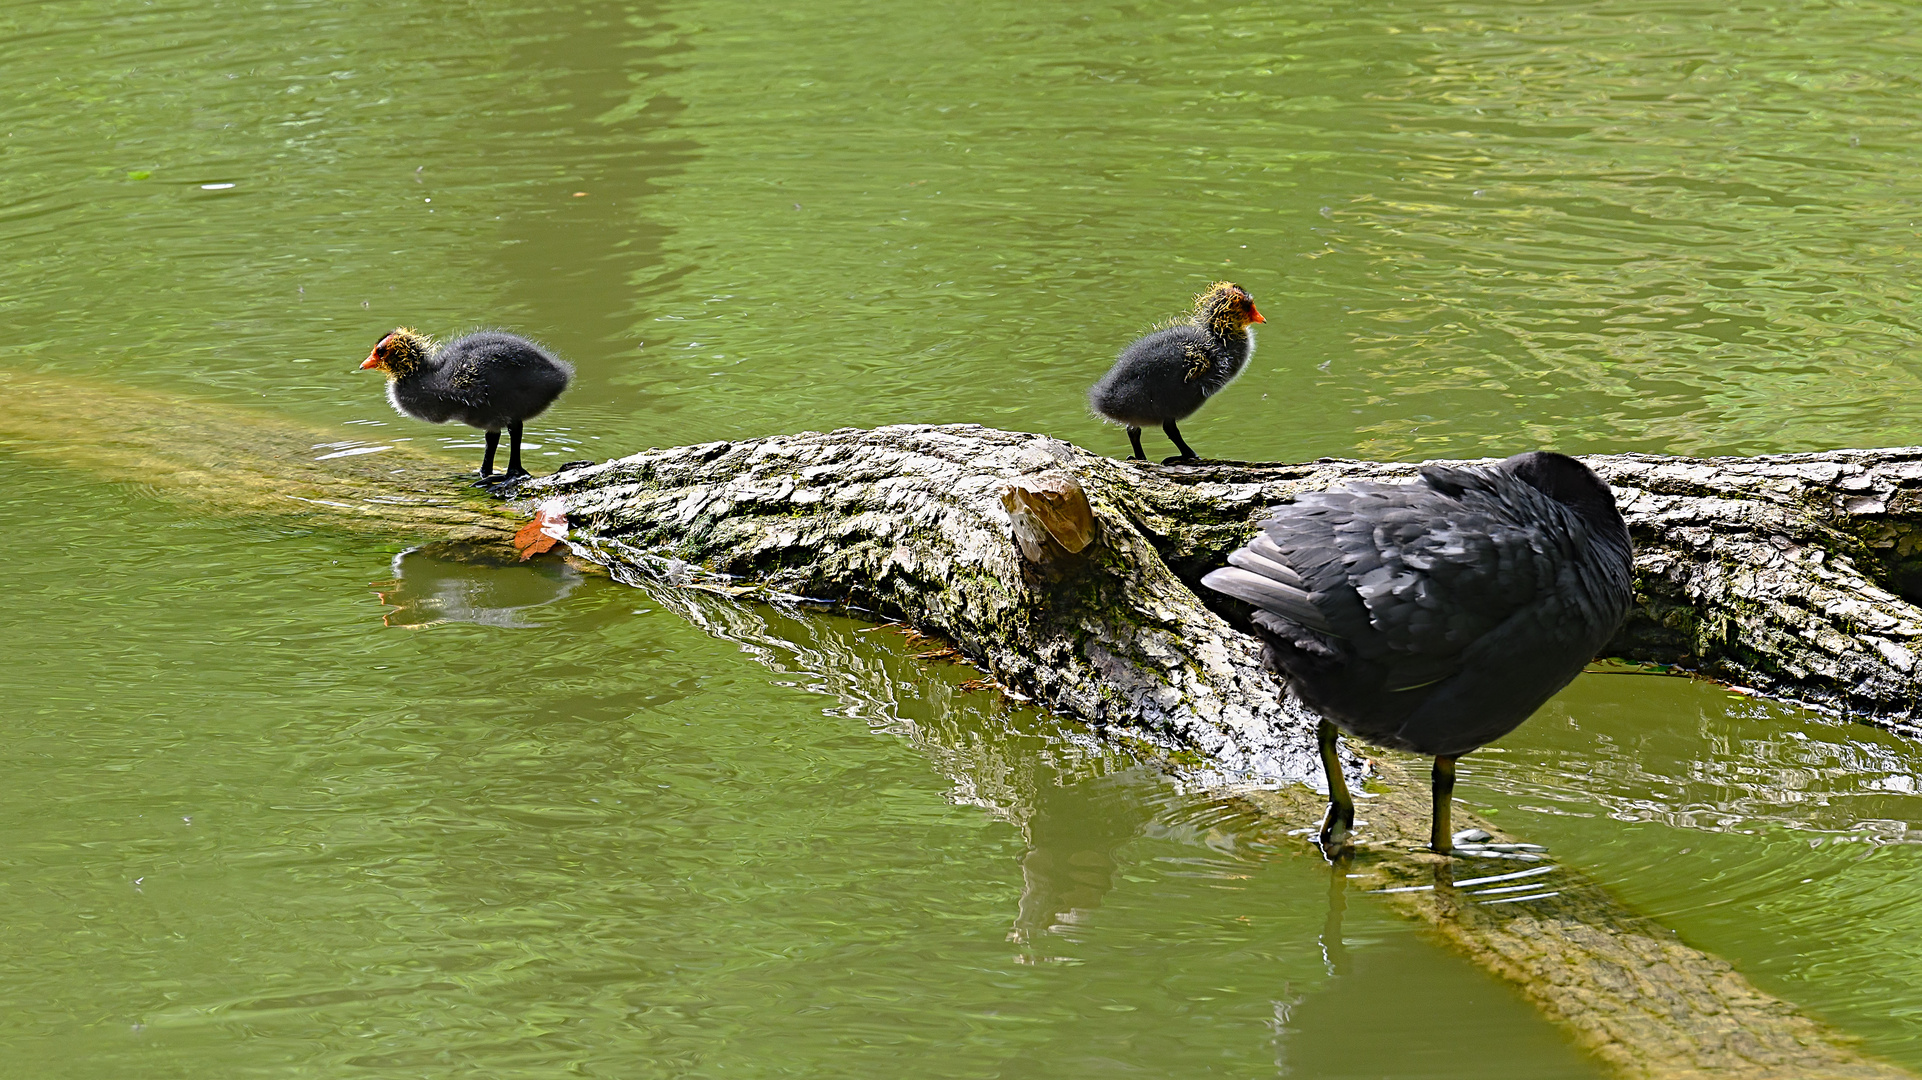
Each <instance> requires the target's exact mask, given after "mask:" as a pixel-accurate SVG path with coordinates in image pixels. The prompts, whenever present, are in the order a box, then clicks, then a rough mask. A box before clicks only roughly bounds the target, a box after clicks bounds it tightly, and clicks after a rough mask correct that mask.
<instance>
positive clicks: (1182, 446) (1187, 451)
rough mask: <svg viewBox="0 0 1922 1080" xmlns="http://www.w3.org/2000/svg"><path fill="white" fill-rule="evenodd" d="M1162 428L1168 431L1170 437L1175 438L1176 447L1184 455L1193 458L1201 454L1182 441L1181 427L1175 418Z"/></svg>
mask: <svg viewBox="0 0 1922 1080" xmlns="http://www.w3.org/2000/svg"><path fill="white" fill-rule="evenodd" d="M1161 430H1163V431H1165V432H1167V433H1168V438H1170V439H1173V440H1174V444H1175V449H1177V450H1179V451H1181V456H1182V457H1185V458H1190V459H1192V458H1197V457H1200V456H1201V455H1199V454H1197V453H1195V452H1194V450H1193V449H1192V448H1191V447H1189V445H1188V444H1187V443H1185V442H1182V441H1181V429H1180V428H1178V427H1176V426H1175V422H1174V421H1173V420H1170V421H1168V422H1167V423H1165V424H1163V425H1161Z"/></svg>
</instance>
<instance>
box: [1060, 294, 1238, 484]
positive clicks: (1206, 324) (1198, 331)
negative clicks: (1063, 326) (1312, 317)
mask: <svg viewBox="0 0 1922 1080" xmlns="http://www.w3.org/2000/svg"><path fill="white" fill-rule="evenodd" d="M1267 321H1268V320H1267V319H1264V318H1262V317H1261V312H1259V311H1257V310H1255V301H1254V299H1253V298H1252V297H1250V296H1249V295H1248V293H1247V291H1246V290H1244V289H1243V288H1242V287H1241V286H1239V285H1236V284H1234V283H1233V282H1229V281H1217V282H1215V283H1214V284H1213V285H1210V286H1209V287H1208V291H1207V292H1204V293H1202V294H1201V295H1200V296H1197V297H1195V310H1194V314H1193V315H1192V316H1191V317H1190V318H1188V319H1187V320H1185V321H1183V322H1178V323H1175V324H1174V325H1172V326H1169V327H1165V328H1163V329H1160V330H1156V331H1155V332H1154V333H1152V334H1149V335H1148V336H1146V337H1143V338H1140V339H1139V340H1137V341H1135V342H1134V343H1133V344H1131V345H1129V346H1128V347H1127V348H1125V349H1123V350H1121V355H1120V356H1119V357H1117V358H1116V359H1115V362H1114V367H1112V368H1109V369H1108V373H1107V374H1106V375H1103V376H1102V377H1101V381H1099V382H1097V383H1095V384H1094V388H1093V389H1091V390H1089V391H1088V404H1089V406H1090V407H1092V408H1093V409H1094V411H1095V413H1096V414H1098V415H1100V416H1102V417H1105V418H1106V419H1109V420H1112V421H1114V422H1115V423H1117V424H1121V425H1123V426H1124V427H1126V428H1127V429H1128V441H1129V442H1130V443H1131V444H1132V445H1133V446H1134V454H1133V455H1132V456H1131V457H1130V460H1140V461H1145V460H1147V457H1148V455H1147V454H1146V453H1144V452H1143V451H1142V449H1141V429H1142V428H1144V427H1147V426H1149V425H1151V424H1159V425H1161V430H1163V431H1165V432H1167V433H1168V438H1170V439H1172V440H1173V441H1174V444H1175V448H1176V449H1178V450H1180V451H1181V454H1180V456H1179V457H1177V458H1170V459H1169V460H1170V461H1183V460H1185V461H1192V460H1194V459H1195V452H1194V451H1193V450H1191V449H1189V447H1188V444H1187V443H1186V442H1183V441H1182V438H1181V431H1180V429H1179V428H1177V427H1176V426H1175V424H1176V422H1177V421H1180V420H1185V419H1187V418H1188V417H1190V416H1192V415H1194V411H1195V410H1196V409H1199V408H1201V403H1202V402H1204V401H1207V400H1208V399H1209V398H1211V397H1213V396H1214V395H1215V394H1217V393H1220V392H1221V389H1222V387H1224V386H1227V385H1228V384H1229V383H1231V382H1233V381H1234V379H1235V376H1237V375H1239V374H1241V369H1242V368H1244V367H1246V366H1248V358H1249V357H1250V356H1252V355H1254V351H1255V334H1254V331H1253V330H1252V329H1250V327H1251V326H1252V324H1254V323H1259V322H1267Z"/></svg>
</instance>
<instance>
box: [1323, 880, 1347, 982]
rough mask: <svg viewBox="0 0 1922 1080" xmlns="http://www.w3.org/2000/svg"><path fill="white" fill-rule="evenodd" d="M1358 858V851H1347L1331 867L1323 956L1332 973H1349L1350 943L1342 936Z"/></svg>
mask: <svg viewBox="0 0 1922 1080" xmlns="http://www.w3.org/2000/svg"><path fill="white" fill-rule="evenodd" d="M1354 862H1355V860H1354V852H1353V851H1344V852H1342V853H1341V854H1339V855H1337V856H1335V859H1334V861H1333V862H1332V863H1331V864H1330V865H1329V867H1328V921H1326V922H1324V923H1322V924H1321V959H1322V963H1324V964H1327V965H1328V974H1330V975H1346V974H1347V973H1348V966H1349V965H1348V946H1347V945H1346V944H1344V943H1343V942H1342V940H1341V917H1342V915H1343V914H1344V913H1345V912H1347V910H1348V874H1349V872H1350V870H1351V868H1352V867H1353V866H1354Z"/></svg>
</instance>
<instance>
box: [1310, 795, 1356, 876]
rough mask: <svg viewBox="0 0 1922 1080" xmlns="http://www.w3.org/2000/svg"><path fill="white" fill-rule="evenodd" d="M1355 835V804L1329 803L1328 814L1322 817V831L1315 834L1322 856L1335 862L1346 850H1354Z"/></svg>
mask: <svg viewBox="0 0 1922 1080" xmlns="http://www.w3.org/2000/svg"><path fill="white" fill-rule="evenodd" d="M1354 835H1355V805H1354V804H1353V803H1349V804H1348V805H1346V806H1340V805H1337V804H1335V803H1332V802H1331V803H1329V804H1328V814H1327V816H1326V817H1323V818H1322V819H1321V832H1320V833H1318V834H1317V835H1316V836H1315V843H1316V844H1317V845H1319V846H1320V848H1321V854H1322V857H1323V858H1325V859H1327V860H1328V861H1329V862H1334V861H1335V860H1336V859H1338V858H1340V857H1341V856H1342V854H1343V853H1344V852H1349V851H1353V850H1354V848H1355V844H1354V840H1353V837H1354Z"/></svg>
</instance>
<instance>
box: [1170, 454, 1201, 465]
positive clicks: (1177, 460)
mask: <svg viewBox="0 0 1922 1080" xmlns="http://www.w3.org/2000/svg"><path fill="white" fill-rule="evenodd" d="M1161 463H1162V464H1163V465H1199V464H1200V463H1201V459H1200V458H1198V457H1196V456H1195V455H1193V454H1176V455H1175V456H1174V457H1166V458H1162V459H1161Z"/></svg>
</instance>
